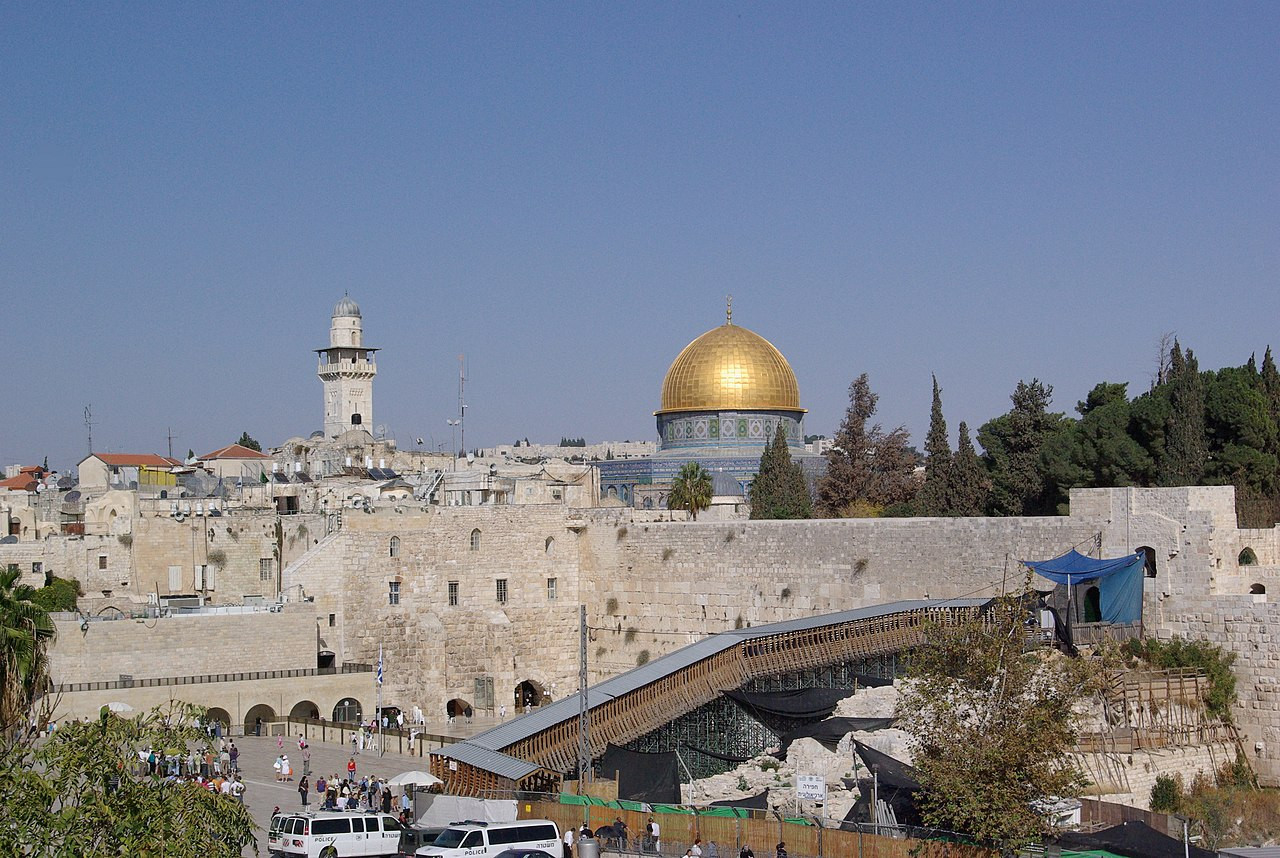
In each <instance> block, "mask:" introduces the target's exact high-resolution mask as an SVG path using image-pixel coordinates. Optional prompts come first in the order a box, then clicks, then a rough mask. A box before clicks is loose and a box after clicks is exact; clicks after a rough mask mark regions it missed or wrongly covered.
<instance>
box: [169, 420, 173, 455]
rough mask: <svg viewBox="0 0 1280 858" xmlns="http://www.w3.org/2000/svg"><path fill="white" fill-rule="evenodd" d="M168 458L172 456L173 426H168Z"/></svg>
mask: <svg viewBox="0 0 1280 858" xmlns="http://www.w3.org/2000/svg"><path fill="white" fill-rule="evenodd" d="M169 458H170V459H172V458H173V427H172V426H170V427H169Z"/></svg>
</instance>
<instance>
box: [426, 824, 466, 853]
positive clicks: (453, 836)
mask: <svg viewBox="0 0 1280 858" xmlns="http://www.w3.org/2000/svg"><path fill="white" fill-rule="evenodd" d="M466 836H467V832H466V831H463V830H462V829H461V828H446V829H445V830H444V831H441V832H440V836H439V837H437V838H436V842H435V843H434V844H432V845H434V846H439V847H442V848H444V849H457V848H458V847H459V846H461V845H462V838H464V837H466Z"/></svg>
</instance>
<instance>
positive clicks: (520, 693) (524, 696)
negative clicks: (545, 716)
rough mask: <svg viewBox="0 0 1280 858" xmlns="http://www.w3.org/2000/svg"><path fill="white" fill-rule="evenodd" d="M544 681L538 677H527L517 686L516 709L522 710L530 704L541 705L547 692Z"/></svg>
mask: <svg viewBox="0 0 1280 858" xmlns="http://www.w3.org/2000/svg"><path fill="white" fill-rule="evenodd" d="M546 693H547V692H546V690H545V689H544V688H543V687H542V683H541V682H538V680H536V679H526V680H524V681H523V682H521V683H520V684H519V685H517V686H516V688H515V703H516V711H517V712H521V711H523V710H524V709H525V708H526V707H529V706H541V705H542V698H543V696H544V695H545V694H546Z"/></svg>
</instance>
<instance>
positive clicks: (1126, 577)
mask: <svg viewBox="0 0 1280 858" xmlns="http://www.w3.org/2000/svg"><path fill="white" fill-rule="evenodd" d="M1145 563H1146V555H1144V554H1143V553H1142V552H1138V553H1136V554H1126V555H1125V556H1124V557H1114V558H1111V559H1098V558H1094V557H1086V556H1085V555H1083V554H1081V553H1080V552H1078V551H1076V550H1075V549H1074V548H1073V549H1072V550H1070V551H1068V552H1067V553H1066V554H1063V555H1062V556H1061V557H1055V558H1053V559H1052V560H1023V561H1022V564H1023V565H1024V566H1026V567H1027V568H1029V569H1030V570H1031V571H1033V572H1035V573H1036V574H1037V575H1039V576H1041V577H1043V578H1047V579H1049V580H1050V581H1053V582H1054V583H1055V584H1065V585H1067V586H1068V587H1069V588H1075V587H1085V588H1088V587H1091V586H1095V585H1096V586H1097V588H1098V595H1099V610H1100V615H1099V618H1098V619H1099V620H1100V621H1101V622H1104V623H1117V624H1124V623H1137V622H1141V620H1142V572H1143V567H1144V565H1145ZM1077 598H1078V597H1077Z"/></svg>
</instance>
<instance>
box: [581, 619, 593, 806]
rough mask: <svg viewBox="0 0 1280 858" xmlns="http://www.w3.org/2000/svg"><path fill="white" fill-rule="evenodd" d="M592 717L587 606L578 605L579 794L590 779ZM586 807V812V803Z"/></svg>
mask: <svg viewBox="0 0 1280 858" xmlns="http://www.w3.org/2000/svg"><path fill="white" fill-rule="evenodd" d="M589 721H590V719H589V718H588V717H587V606H586V605H579V606H578V794H579V795H581V794H582V785H583V784H584V783H586V782H588V781H589V780H590V775H591V742H590V738H589V729H590V724H589ZM583 807H584V813H585V812H586V811H585V808H586V807H587V806H586V805H584V806H583Z"/></svg>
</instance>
